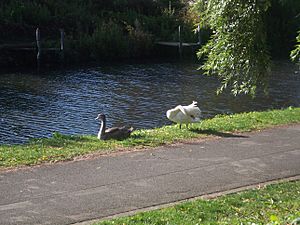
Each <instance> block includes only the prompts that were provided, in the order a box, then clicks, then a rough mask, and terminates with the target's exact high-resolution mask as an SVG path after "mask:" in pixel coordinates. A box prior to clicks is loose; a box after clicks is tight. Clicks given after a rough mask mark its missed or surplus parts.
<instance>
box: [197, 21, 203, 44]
mask: <svg viewBox="0 0 300 225" xmlns="http://www.w3.org/2000/svg"><path fill="white" fill-rule="evenodd" d="M197 31H198V44H199V45H201V43H202V40H201V32H200V25H198V28H197Z"/></svg>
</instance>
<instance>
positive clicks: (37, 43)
mask: <svg viewBox="0 0 300 225" xmlns="http://www.w3.org/2000/svg"><path fill="white" fill-rule="evenodd" d="M35 39H36V47H37V55H36V60H37V64H38V67H39V66H40V60H41V50H42V49H41V35H40V29H39V28H36V31H35Z"/></svg>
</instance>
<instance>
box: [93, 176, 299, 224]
mask: <svg viewBox="0 0 300 225" xmlns="http://www.w3.org/2000/svg"><path fill="white" fill-rule="evenodd" d="M297 218H300V181H294V182H286V183H281V184H273V185H269V186H266V187H263V188H260V189H254V190H248V191H244V192H240V193H235V194H229V195H225V196H222V197H218V198H215V199H210V200H202V199H199V200H194V201H187V202H185V203H181V204H178V205H175V206H172V207H169V208H164V209H160V210H154V211H149V212H143V213H138V214H136V215H134V216H130V217H123V218H118V219H114V220H110V221H102V222H99V223H95V225H108V224H126V225H130V224H172V225H176V224H178V225H179V224H185V225H188V224H193V225H195V224H199V225H200V224H201V225H206V224H230V225H235V224H238V225H246V224H247V225H248V224H249V225H256V224H268V225H275V224H281V225H284V224H291V222H292V221H293V220H295V219H297Z"/></svg>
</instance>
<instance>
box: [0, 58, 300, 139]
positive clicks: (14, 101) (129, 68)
mask: <svg viewBox="0 0 300 225" xmlns="http://www.w3.org/2000/svg"><path fill="white" fill-rule="evenodd" d="M197 66H198V65H197V64H193V63H190V64H186V63H182V64H180V63H152V64H118V65H104V66H98V67H89V68H81V69H71V70H57V71H50V72H49V71H47V72H40V74H37V73H36V72H23V73H4V74H3V73H2V74H0V144H17V143H24V142H26V141H28V139H29V138H38V137H50V136H51V135H52V133H53V132H55V131H58V132H60V133H63V134H95V135H96V134H97V132H98V127H99V123H98V122H97V121H95V117H96V116H97V114H98V113H100V112H101V113H105V114H107V119H108V126H116V125H121V124H125V125H130V126H133V127H135V128H153V127H160V126H162V125H165V124H170V122H169V121H168V120H167V119H166V117H165V112H166V110H168V109H169V108H172V107H174V106H176V105H178V104H183V105H184V104H190V103H191V102H192V101H193V100H197V101H198V103H199V107H200V108H201V110H202V112H203V118H208V117H212V116H214V115H216V114H224V113H235V112H243V111H253V110H265V109H272V108H283V107H288V106H300V73H299V72H297V70H298V68H297V67H296V66H295V65H293V64H291V63H289V62H285V61H280V62H275V63H274V67H273V72H272V79H271V85H270V86H271V88H270V93H269V96H263V95H262V94H259V96H258V97H257V98H255V99H252V98H250V97H247V96H242V97H238V98H234V97H232V96H230V95H228V94H223V95H220V96H216V95H215V89H216V87H217V86H218V82H217V80H216V79H215V78H210V77H205V76H202V75H201V74H200V72H199V71H197V70H196V68H197Z"/></svg>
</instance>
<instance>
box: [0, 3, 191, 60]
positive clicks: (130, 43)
mask: <svg viewBox="0 0 300 225" xmlns="http://www.w3.org/2000/svg"><path fill="white" fill-rule="evenodd" d="M187 2H188V1H181V0H172V1H169V0H158V1H153V0H143V1H139V0H113V1H107V0H72V1H69V0H68V1H60V0H49V1H48V0H47V1H45V0H32V1H23V0H1V1H0V45H1V42H2V43H8V42H26V41H27V42H30V41H31V42H32V41H34V40H35V29H36V28H37V27H39V28H40V30H41V38H42V41H43V42H42V45H43V46H44V47H45V46H48V47H54V46H59V29H60V28H63V29H64V31H65V41H66V46H65V49H66V54H67V56H66V57H65V58H66V60H71V61H80V62H84V61H89V60H120V59H126V58H141V57H144V58H145V57H148V56H149V55H151V54H152V53H153V51H154V41H158V40H162V41H175V40H176V41H177V40H178V33H177V29H178V26H179V25H181V26H182V29H183V32H182V35H183V39H184V40H186V41H189V40H191V39H195V35H194V34H193V32H192V30H193V24H192V22H191V20H190V19H189V13H188V4H187Z"/></svg>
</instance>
